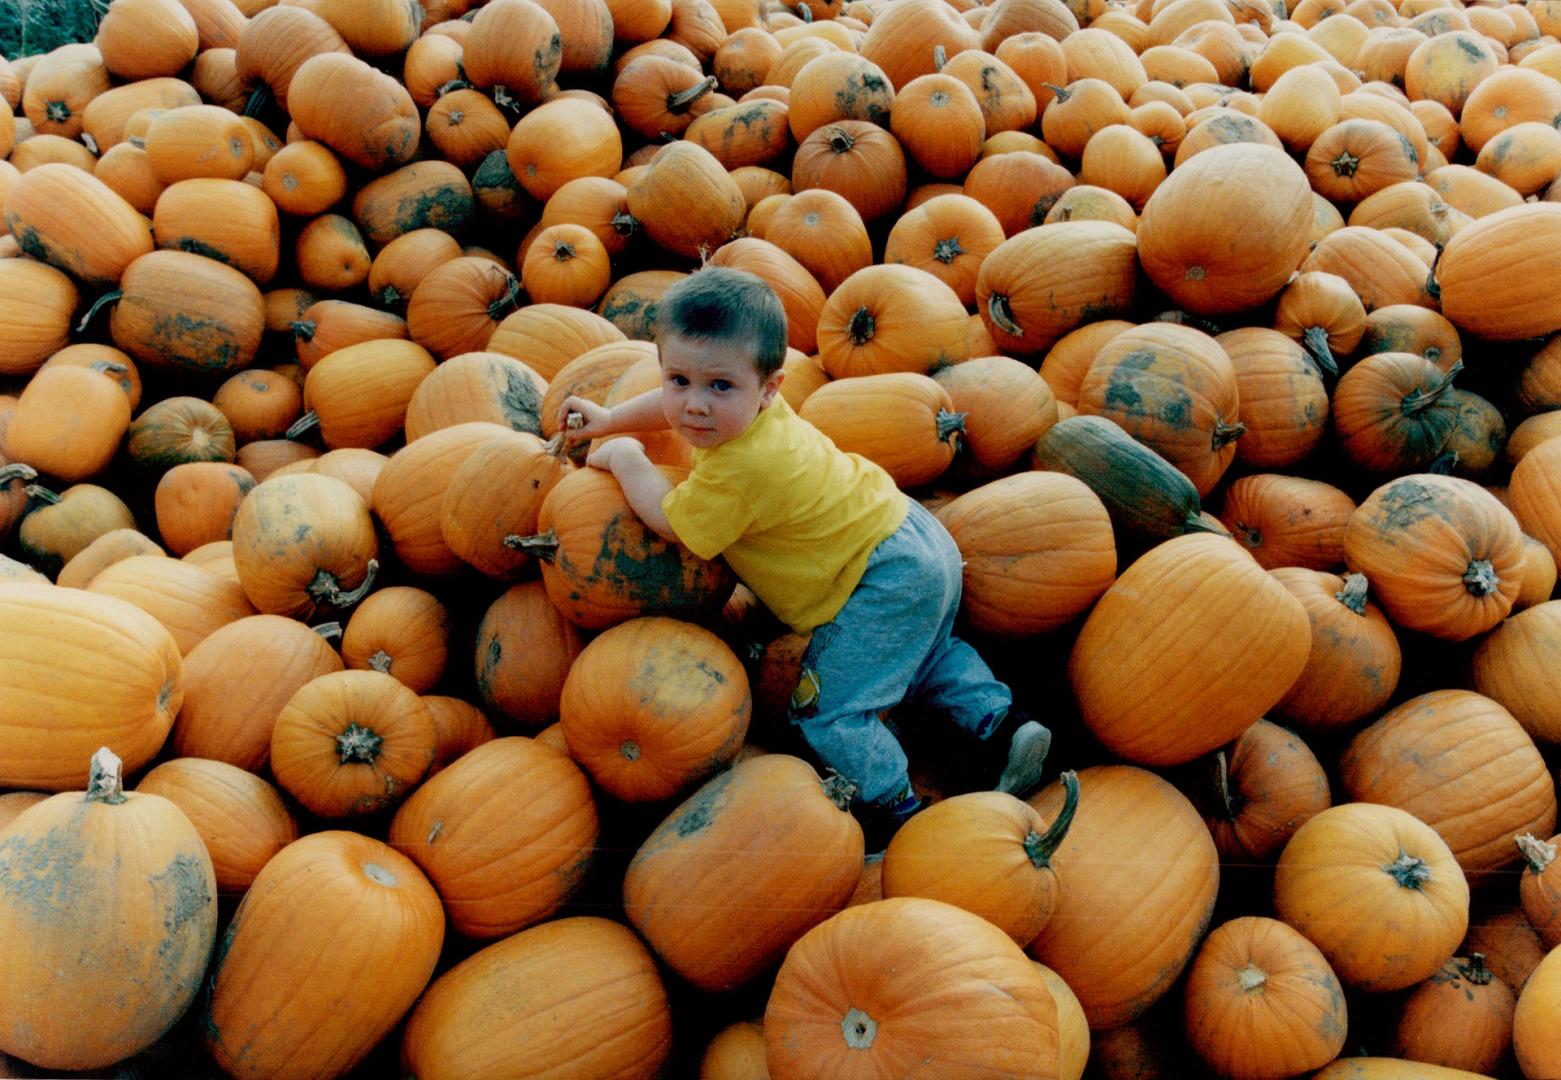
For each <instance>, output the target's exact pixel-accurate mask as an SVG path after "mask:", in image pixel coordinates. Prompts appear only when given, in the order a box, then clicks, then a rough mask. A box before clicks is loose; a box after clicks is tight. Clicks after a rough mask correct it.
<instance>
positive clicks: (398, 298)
mask: <svg viewBox="0 0 1561 1080" xmlns="http://www.w3.org/2000/svg"><path fill="white" fill-rule="evenodd" d="M374 299H375V300H378V301H379V303H380V306H381V307H388V308H391V307H400V306H401V305H402V304H403V303H405V302H406V299H407V298H406V297H405V296H402V295H401V290H400V289H398V288H396V287H395V286H394V285H386V286H385V287H384V288H383V289H381V290H380V291H379V292H377V293H375V294H374Z"/></svg>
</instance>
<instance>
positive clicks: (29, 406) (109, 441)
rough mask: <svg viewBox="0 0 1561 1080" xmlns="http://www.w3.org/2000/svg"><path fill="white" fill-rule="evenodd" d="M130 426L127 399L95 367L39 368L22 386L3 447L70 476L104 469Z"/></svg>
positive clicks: (8, 453) (54, 472)
mask: <svg viewBox="0 0 1561 1080" xmlns="http://www.w3.org/2000/svg"><path fill="white" fill-rule="evenodd" d="M129 426H130V400H129V399H128V398H127V397H125V395H124V393H123V392H122V391H121V390H120V389H119V387H117V386H115V385H114V384H113V383H112V382H110V381H109V380H107V379H105V378H103V377H102V376H101V375H99V374H98V373H97V372H94V371H91V370H89V369H87V368H78V367H52V368H48V369H46V370H40V371H39V372H37V373H36V374H35V375H33V377H32V378H31V379H30V380H29V381H28V383H27V385H26V387H24V388H23V390H22V395H21V398H20V400H19V402H18V404H17V406H16V411H15V412H14V413H13V414H12V416H11V423H10V426H9V427H8V428H7V430H6V433H5V453H6V456H7V457H8V458H10V459H12V460H13V461H21V462H25V463H26V464H28V465H31V466H32V467H33V468H35V469H37V470H38V471H40V472H42V473H46V474H48V475H51V476H55V477H58V478H59V479H61V480H64V481H66V482H67V483H69V482H74V481H77V480H85V479H87V478H88V477H91V476H95V475H96V474H97V473H99V472H102V471H103V469H104V468H106V467H107V466H108V463H109V462H110V461H112V460H113V457H114V454H115V452H116V451H117V450H118V449H119V441H120V438H121V437H122V436H123V435H124V433H125V430H126V429H127V428H128V427H129Z"/></svg>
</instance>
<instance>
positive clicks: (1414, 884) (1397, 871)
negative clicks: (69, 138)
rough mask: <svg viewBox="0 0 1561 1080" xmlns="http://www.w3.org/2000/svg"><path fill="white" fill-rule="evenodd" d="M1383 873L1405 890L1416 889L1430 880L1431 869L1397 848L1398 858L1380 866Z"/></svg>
mask: <svg viewBox="0 0 1561 1080" xmlns="http://www.w3.org/2000/svg"><path fill="white" fill-rule="evenodd" d="M1382 871H1383V873H1385V874H1387V875H1388V876H1389V877H1391V878H1392V879H1393V880H1394V881H1396V882H1398V884H1399V885H1400V886H1401V887H1402V888H1405V889H1418V888H1420V887H1421V886H1423V885H1424V884H1425V883H1426V882H1428V881H1430V880H1431V867H1430V865H1429V864H1428V863H1427V862H1426V861H1425V860H1424V859H1419V858H1416V857H1415V856H1413V855H1411V854H1409V852H1407V851H1405V850H1404V849H1403V848H1399V851H1398V858H1396V859H1394V860H1393V861H1392V862H1390V863H1384V864H1383V865H1382Z"/></svg>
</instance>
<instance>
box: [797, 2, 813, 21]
mask: <svg viewBox="0 0 1561 1080" xmlns="http://www.w3.org/2000/svg"><path fill="white" fill-rule="evenodd" d="M797 18H799V19H801V20H802V21H803V22H805V23H810V22H812V21H813V9H812V8H810V7H808V5H807V4H806V3H805V2H804V3H799V4H798V5H797Z"/></svg>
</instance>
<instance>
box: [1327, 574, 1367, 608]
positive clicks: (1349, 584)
mask: <svg viewBox="0 0 1561 1080" xmlns="http://www.w3.org/2000/svg"><path fill="white" fill-rule="evenodd" d="M1370 591H1371V582H1369V581H1368V580H1367V579H1366V575H1365V574H1345V575H1344V588H1342V589H1340V590H1339V591H1338V592H1336V593H1334V594H1333V598H1334V599H1335V600H1337V601H1338V602H1339V603H1341V604H1343V605H1344V606H1345V607H1347V608H1349V609H1350V610H1351V611H1353V612H1354V613H1355V614H1357V615H1364V614H1366V594H1367V593H1368V592H1370Z"/></svg>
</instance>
